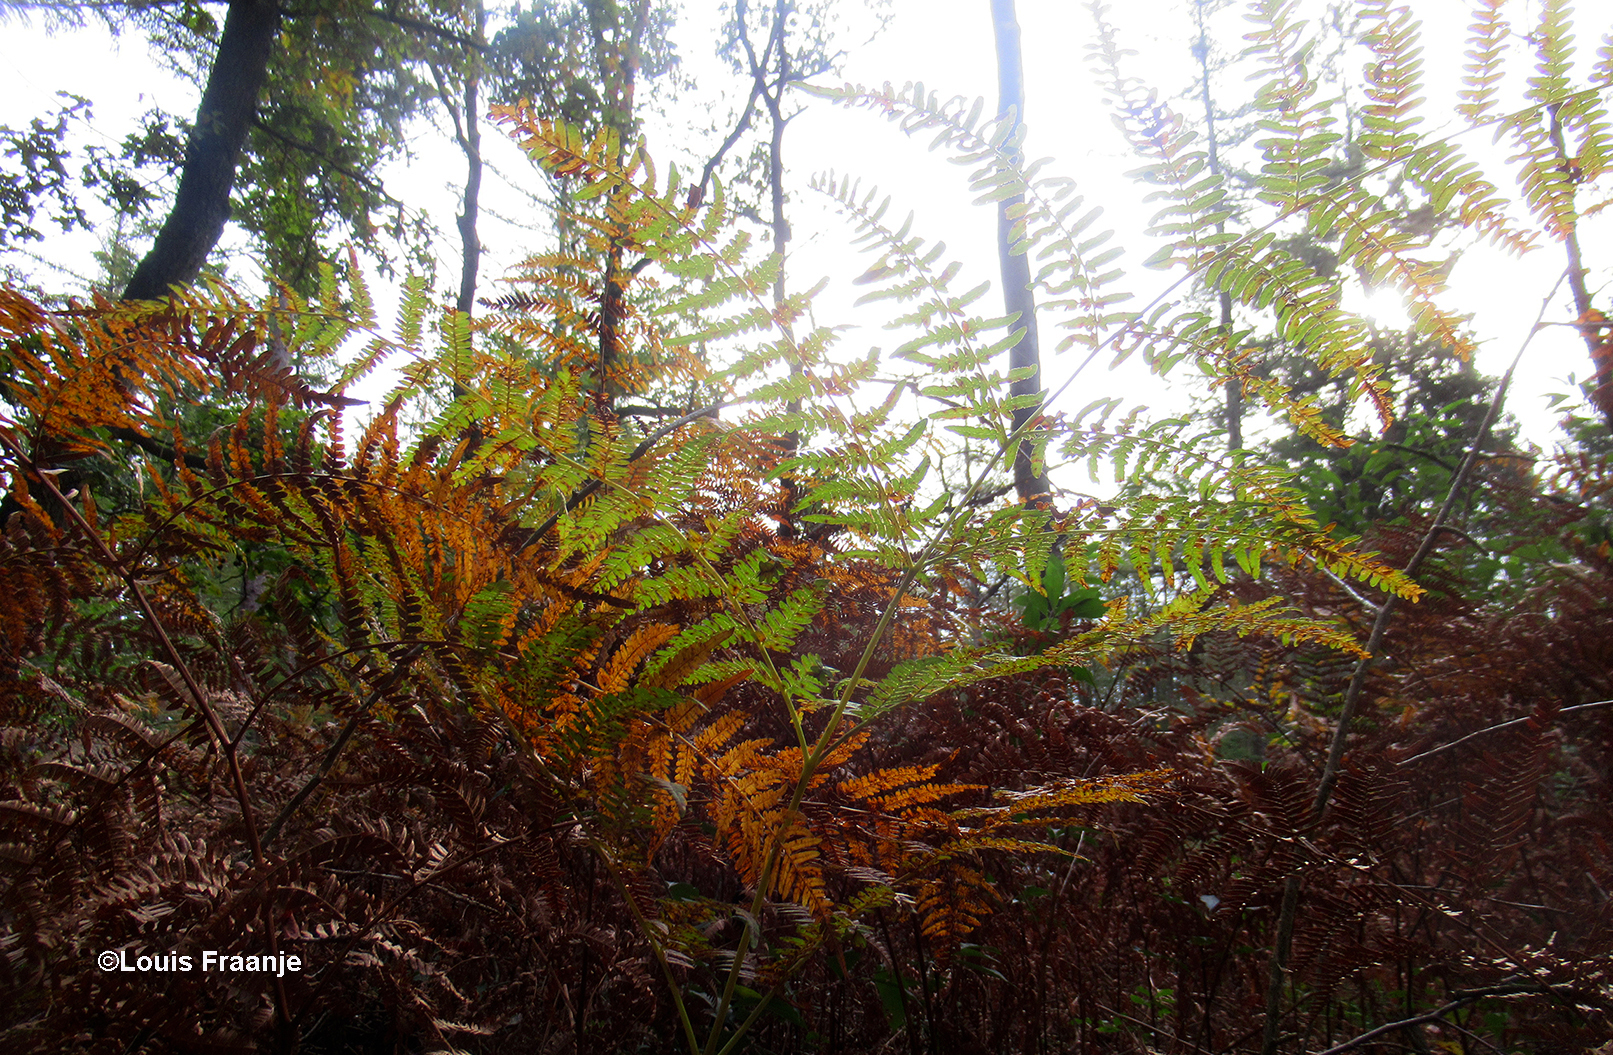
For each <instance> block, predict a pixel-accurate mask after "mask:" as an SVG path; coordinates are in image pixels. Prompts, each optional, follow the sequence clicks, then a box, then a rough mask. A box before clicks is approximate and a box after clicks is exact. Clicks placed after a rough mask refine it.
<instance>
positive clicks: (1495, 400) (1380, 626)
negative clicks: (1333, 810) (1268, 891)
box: [1260, 275, 1563, 1055]
mask: <svg viewBox="0 0 1613 1055" xmlns="http://www.w3.org/2000/svg"><path fill="white" fill-rule="evenodd" d="M1562 282H1563V277H1562V276H1560V275H1559V276H1558V278H1557V281H1556V282H1555V283H1553V284H1552V287H1551V292H1549V293H1548V294H1546V297H1545V299H1544V300H1542V301H1541V302H1540V311H1539V312H1538V313H1537V314H1536V315H1535V321H1534V324H1533V325H1532V326H1530V327H1529V332H1528V333H1527V334H1525V335H1524V339H1523V342H1522V343H1521V344H1520V345H1519V346H1518V353H1517V354H1516V355H1514V356H1513V357H1512V364H1511V365H1510V366H1508V367H1507V372H1506V373H1505V374H1503V375H1502V376H1501V381H1500V383H1499V384H1497V385H1496V387H1495V395H1494V396H1493V397H1491V399H1490V406H1489V408H1488V409H1487V410H1486V411H1485V414H1484V420H1483V421H1482V422H1481V423H1480V424H1479V429H1478V434H1477V435H1476V436H1474V437H1473V443H1472V445H1471V446H1470V447H1469V448H1468V452H1467V456H1466V457H1464V458H1463V459H1462V464H1461V467H1460V468H1458V469H1457V471H1456V475H1455V476H1454V477H1453V478H1452V479H1451V486H1450V490H1449V491H1447V492H1446V493H1445V501H1444V502H1442V503H1441V504H1440V507H1439V512H1438V513H1436V514H1435V515H1434V522H1433V523H1432V524H1430V525H1429V527H1428V530H1427V532H1425V533H1424V535H1423V540H1422V544H1421V545H1419V546H1418V547H1417V552H1416V553H1414V554H1412V558H1411V560H1410V561H1408V562H1407V563H1406V567H1405V569H1404V571H1403V572H1402V573H1401V574H1403V575H1404V576H1405V577H1406V578H1408V579H1410V578H1412V577H1413V576H1415V575H1416V574H1417V572H1418V570H1419V569H1421V568H1422V566H1423V562H1424V561H1426V560H1427V559H1428V557H1429V555H1430V554H1431V553H1433V551H1434V544H1435V540H1437V539H1438V538H1439V535H1440V532H1441V529H1442V528H1444V526H1445V521H1446V519H1447V518H1448V517H1449V516H1450V515H1451V510H1452V509H1454V508H1456V502H1457V499H1458V498H1460V496H1461V494H1462V492H1463V491H1464V490H1465V489H1466V487H1467V481H1468V477H1469V476H1470V475H1471V474H1472V472H1473V466H1474V465H1475V464H1476V463H1477V462H1478V457H1479V451H1481V450H1482V449H1483V448H1484V444H1485V442H1486V440H1487V439H1488V438H1489V435H1490V428H1491V427H1492V426H1493V425H1494V424H1495V419H1496V418H1497V417H1498V416H1500V413H1501V406H1502V404H1503V403H1504V402H1505V401H1506V395H1507V389H1508V388H1510V387H1511V385H1512V375H1513V373H1514V372H1515V371H1516V370H1517V369H1518V363H1519V362H1521V361H1522V359H1523V354H1524V352H1525V351H1527V350H1528V348H1529V345H1530V343H1532V342H1533V341H1534V339H1535V334H1537V333H1539V332H1540V323H1541V321H1542V320H1544V319H1545V317H1546V309H1547V308H1548V307H1550V305H1551V302H1552V300H1553V298H1555V297H1556V296H1557V290H1558V288H1559V287H1561V286H1562ZM1399 604H1400V597H1399V595H1397V594H1390V595H1389V596H1388V597H1387V598H1385V600H1384V602H1383V604H1382V605H1381V606H1379V608H1378V615H1377V618H1376V619H1374V620H1373V621H1372V633H1371V634H1370V635H1369V636H1368V638H1367V646H1366V653H1365V655H1363V656H1362V657H1361V659H1360V661H1358V662H1357V663H1356V665H1355V671H1354V673H1353V674H1351V676H1350V684H1349V687H1348V688H1346V689H1345V691H1344V705H1343V706H1342V707H1341V708H1340V709H1339V720H1338V727H1337V728H1336V729H1335V730H1334V731H1333V743H1332V745H1331V747H1330V748H1329V749H1328V753H1327V763H1326V764H1325V765H1324V766H1323V767H1322V777H1321V780H1320V781H1319V782H1318V783H1317V786H1316V799H1315V801H1314V802H1313V803H1312V806H1311V812H1312V822H1313V823H1319V822H1320V821H1321V819H1322V817H1323V815H1324V814H1325V813H1326V812H1327V804H1328V800H1329V799H1331V798H1332V797H1333V788H1334V787H1335V786H1336V785H1337V784H1338V780H1339V774H1340V772H1342V770H1343V768H1344V749H1345V746H1346V745H1347V744H1348V742H1349V738H1350V726H1351V724H1352V723H1353V722H1354V720H1355V712H1356V708H1357V707H1358V706H1359V705H1360V702H1361V694H1362V690H1363V689H1365V687H1366V681H1367V674H1368V673H1370V671H1371V670H1372V664H1373V661H1374V660H1375V659H1377V657H1378V654H1379V652H1380V651H1381V650H1382V648H1383V639H1384V637H1385V636H1386V635H1387V634H1388V631H1389V620H1390V619H1391V618H1392V617H1393V616H1394V613H1395V609H1396V608H1397V607H1399ZM1299 892H1300V877H1299V872H1298V870H1297V869H1296V870H1295V871H1293V872H1292V873H1290V874H1289V876H1288V879H1287V881H1286V882H1284V884H1283V900H1282V907H1281V909H1280V910H1279V911H1278V914H1277V927H1276V935H1275V938H1276V941H1275V942H1274V943H1273V946H1272V951H1271V964H1270V969H1269V971H1268V974H1267V978H1266V1023H1265V1031H1264V1032H1265V1035H1264V1038H1263V1039H1262V1041H1261V1045H1260V1052H1261V1055H1277V1045H1278V1039H1279V1034H1278V1030H1279V1028H1280V1026H1281V1023H1282V1015H1281V1013H1280V1009H1281V1007H1282V996H1283V983H1284V982H1285V981H1286V980H1287V977H1288V955H1289V951H1290V950H1291V948H1292V946H1293V940H1294V920H1295V917H1296V916H1297V914H1298V912H1299Z"/></svg>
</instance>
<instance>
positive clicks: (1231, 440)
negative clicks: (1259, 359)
mask: <svg viewBox="0 0 1613 1055" xmlns="http://www.w3.org/2000/svg"><path fill="white" fill-rule="evenodd" d="M1193 14H1194V17H1195V19H1196V20H1197V22H1198V26H1199V40H1198V46H1197V47H1196V48H1195V49H1194V54H1195V55H1196V56H1197V57H1198V60H1199V91H1200V95H1201V97H1202V98H1203V100H1204V127H1205V132H1206V133H1207V136H1206V138H1207V140H1208V144H1209V155H1210V174H1211V175H1212V176H1220V175H1221V152H1220V143H1219V142H1218V141H1217V139H1216V133H1215V101H1214V98H1213V97H1212V96H1211V94H1210V34H1209V30H1208V29H1207V28H1206V27H1205V24H1204V4H1203V3H1202V2H1201V3H1199V4H1196V5H1195V6H1194V9H1193ZM1226 229H1227V225H1226V224H1225V223H1224V222H1222V223H1217V224H1216V225H1215V233H1216V234H1223V233H1225V232H1226ZM1218 299H1219V302H1220V304H1219V306H1220V308H1221V319H1220V323H1221V325H1220V333H1221V337H1222V339H1223V340H1225V339H1226V336H1227V335H1228V334H1230V333H1231V332H1232V294H1230V293H1228V292H1226V291H1225V290H1222V291H1221V294H1220V297H1219V298H1218ZM1226 351H1227V354H1228V355H1231V354H1232V349H1231V348H1227V350H1226ZM1226 408H1227V409H1226V421H1227V450H1228V451H1229V452H1235V451H1241V450H1242V449H1243V385H1242V383H1240V382H1239V381H1238V379H1237V378H1233V379H1231V380H1229V381H1228V382H1227V393H1226Z"/></svg>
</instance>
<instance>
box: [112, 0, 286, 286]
mask: <svg viewBox="0 0 1613 1055" xmlns="http://www.w3.org/2000/svg"><path fill="white" fill-rule="evenodd" d="M279 28H280V7H279V4H278V3H276V2H275V0H232V2H231V3H230V11H229V14H228V15H227V16H226V17H225V19H224V33H223V35H222V36H221V37H220V38H219V42H218V54H217V55H215V56H214V57H213V68H212V70H211V71H209V73H208V75H207V88H206V90H205V91H203V92H202V103H201V106H200V107H198V108H197V111H196V127H195V128H193V129H192V130H191V133H190V141H189V142H188V143H187V144H186V145H185V164H184V168H183V169H181V171H180V177H179V192H178V194H176V195H175V197H174V207H173V209H172V210H171V211H170V212H169V213H168V219H167V220H165V221H164V222H163V225H162V230H161V231H160V232H158V234H157V241H156V243H155V244H154V245H153V246H152V247H151V252H149V253H147V254H146V256H145V259H144V260H141V261H140V266H139V267H137V268H136V269H135V272H134V277H133V278H131V279H130V280H129V285H128V288H126V289H125V290H124V291H123V297H124V299H125V300H154V299H156V298H158V297H163V296H166V295H167V294H168V289H169V287H170V286H173V285H175V284H182V283H187V282H192V281H194V280H195V278H196V276H197V275H198V274H200V272H201V270H202V265H203V264H204V263H205V262H206V261H207V254H208V253H209V252H211V251H212V249H213V246H214V245H216V244H217V243H218V239H219V236H220V235H222V234H223V233H224V224H225V222H226V221H228V220H229V218H230V191H231V189H232V188H233V187H234V186H235V169H236V166H237V165H238V164H239V163H240V160H241V148H242V146H243V145H244V144H245V143H246V135H247V131H248V130H249V129H250V128H251V127H252V118H253V117H254V116H255V115H256V113H257V108H258V96H259V95H260V94H261V93H262V91H263V84H264V81H265V80H267V79H268V74H269V55H270V53H271V52H272V51H273V49H274V40H275V34H276V32H277V31H278V30H279Z"/></svg>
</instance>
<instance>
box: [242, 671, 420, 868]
mask: <svg viewBox="0 0 1613 1055" xmlns="http://www.w3.org/2000/svg"><path fill="white" fill-rule="evenodd" d="M424 650H425V649H424V646H422V645H415V646H414V647H413V648H411V649H409V650H408V651H407V652H405V653H404V654H403V655H401V656H399V657H398V661H397V665H396V666H394V667H393V668H392V670H391V671H389V672H388V673H387V675H386V677H384V678H382V679H381V681H380V683H379V684H378V685H376V686H375V688H374V689H373V690H371V692H370V695H369V696H368V698H366V699H365V700H364V702H363V703H362V704H360V705H359V708H358V710H356V711H354V712H353V716H352V717H351V718H349V719H348V720H347V724H346V725H345V726H343V727H342V731H341V733H340V734H339V735H338V736H337V737H336V740H335V742H334V743H332V744H331V745H330V748H329V750H327V751H326V752H325V757H324V758H322V759H320V762H319V768H318V769H316V770H314V775H313V776H311V777H309V778H308V782H307V783H305V784H304V785H303V786H302V787H301V788H300V789H299V790H298V791H297V793H296V794H295V795H293V796H292V797H291V801H290V802H288V803H286V804H285V806H284V807H283V808H282V809H281V810H280V813H279V814H278V815H277V816H276V817H275V819H274V823H272V824H270V825H269V831H268V833H267V834H266V835H264V837H263V841H264V842H266V843H273V842H274V840H275V837H276V836H278V835H279V834H280V828H281V826H282V825H284V824H285V823H286V821H288V820H290V819H291V817H292V815H293V814H295V813H296V812H297V810H298V808H299V807H301V806H302V804H303V803H304V802H306V801H307V799H308V796H310V795H312V794H313V793H314V791H315V790H316V789H317V788H318V787H319V785H320V784H321V783H323V782H324V780H325V777H326V776H328V775H329V774H330V771H331V767H333V766H335V765H336V759H337V758H338V757H339V756H340V755H341V753H342V748H344V747H346V746H347V742H348V741H349V740H350V739H352V737H353V733H354V731H355V730H357V729H358V723H359V722H360V721H361V720H362V719H363V718H364V716H365V715H367V714H369V713H370V709H371V708H373V707H374V706H375V705H376V704H377V703H379V702H380V700H381V698H382V697H383V696H385V695H386V694H387V693H389V692H391V691H392V690H393V688H395V687H396V686H397V684H398V682H399V680H401V679H402V677H403V676H404V674H406V673H407V672H408V670H409V667H410V665H411V664H413V663H414V661H415V659H416V658H417V657H418V656H419V655H420V653H421V652H423V651H424Z"/></svg>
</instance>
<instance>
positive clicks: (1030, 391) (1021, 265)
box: [991, 0, 1049, 502]
mask: <svg viewBox="0 0 1613 1055" xmlns="http://www.w3.org/2000/svg"><path fill="white" fill-rule="evenodd" d="M991 26H992V31H993V34H994V36H995V38H996V42H997V112H998V113H999V114H1002V115H1007V114H1010V113H1011V114H1012V115H1013V116H1012V120H1013V122H1014V125H1015V127H1016V134H1017V129H1018V126H1019V125H1020V124H1021V123H1022V122H1023V120H1024V116H1025V77H1024V66H1023V61H1022V59H1021V58H1020V50H1019V20H1018V18H1016V17H1015V14H1014V0H991ZM1020 160H1021V161H1023V158H1020ZM1024 202H1025V196H1024V195H1022V194H1016V195H1014V196H1012V197H1010V198H1007V199H1005V200H1003V201H1002V202H1000V203H998V205H997V260H998V264H999V265H1000V267H1001V270H1002V281H1003V305H1004V307H1005V308H1006V309H1007V311H1008V313H1009V314H1010V315H1014V314H1017V315H1018V316H1019V322H1018V325H1019V326H1021V327H1023V329H1024V331H1025V332H1024V333H1023V334H1022V335H1021V336H1020V339H1019V341H1018V343H1016V344H1015V345H1014V346H1013V347H1012V348H1010V349H1009V351H1008V368H1009V369H1010V370H1022V369H1026V368H1028V369H1029V371H1030V372H1029V373H1028V374H1027V375H1026V376H1024V377H1020V378H1018V379H1016V380H1014V381H1011V382H1009V385H1008V393H1009V395H1011V396H1024V395H1032V396H1035V395H1040V394H1041V391H1042V354H1041V342H1040V340H1039V339H1038V337H1037V333H1036V298H1035V295H1034V294H1033V293H1032V292H1031V265H1030V259H1029V258H1028V257H1027V256H1026V255H1025V254H1024V253H1015V252H1013V251H1012V246H1013V238H1012V235H1013V230H1014V224H1015V222H1016V221H1015V220H1014V219H1012V218H1011V217H1010V213H1011V212H1012V211H1014V207H1015V206H1017V205H1023V204H1024ZM1039 414H1041V408H1040V407H1039V406H1027V407H1016V408H1015V410H1014V416H1013V426H1014V431H1015V432H1017V433H1019V435H1020V437H1021V439H1020V444H1019V449H1018V450H1017V451H1016V452H1015V454H1014V490H1015V491H1017V492H1018V493H1019V498H1020V501H1022V502H1032V501H1045V500H1046V496H1047V494H1048V490H1049V487H1048V482H1047V472H1046V470H1043V471H1042V472H1040V473H1038V472H1037V471H1036V467H1035V465H1034V464H1033V462H1032V457H1031V452H1032V449H1033V448H1034V447H1035V445H1036V438H1037V434H1036V433H1035V432H1033V431H1031V430H1030V429H1029V428H1027V426H1028V424H1029V423H1030V422H1031V421H1032V420H1033V419H1034V418H1036V417H1037V416H1038V415H1039Z"/></svg>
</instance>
